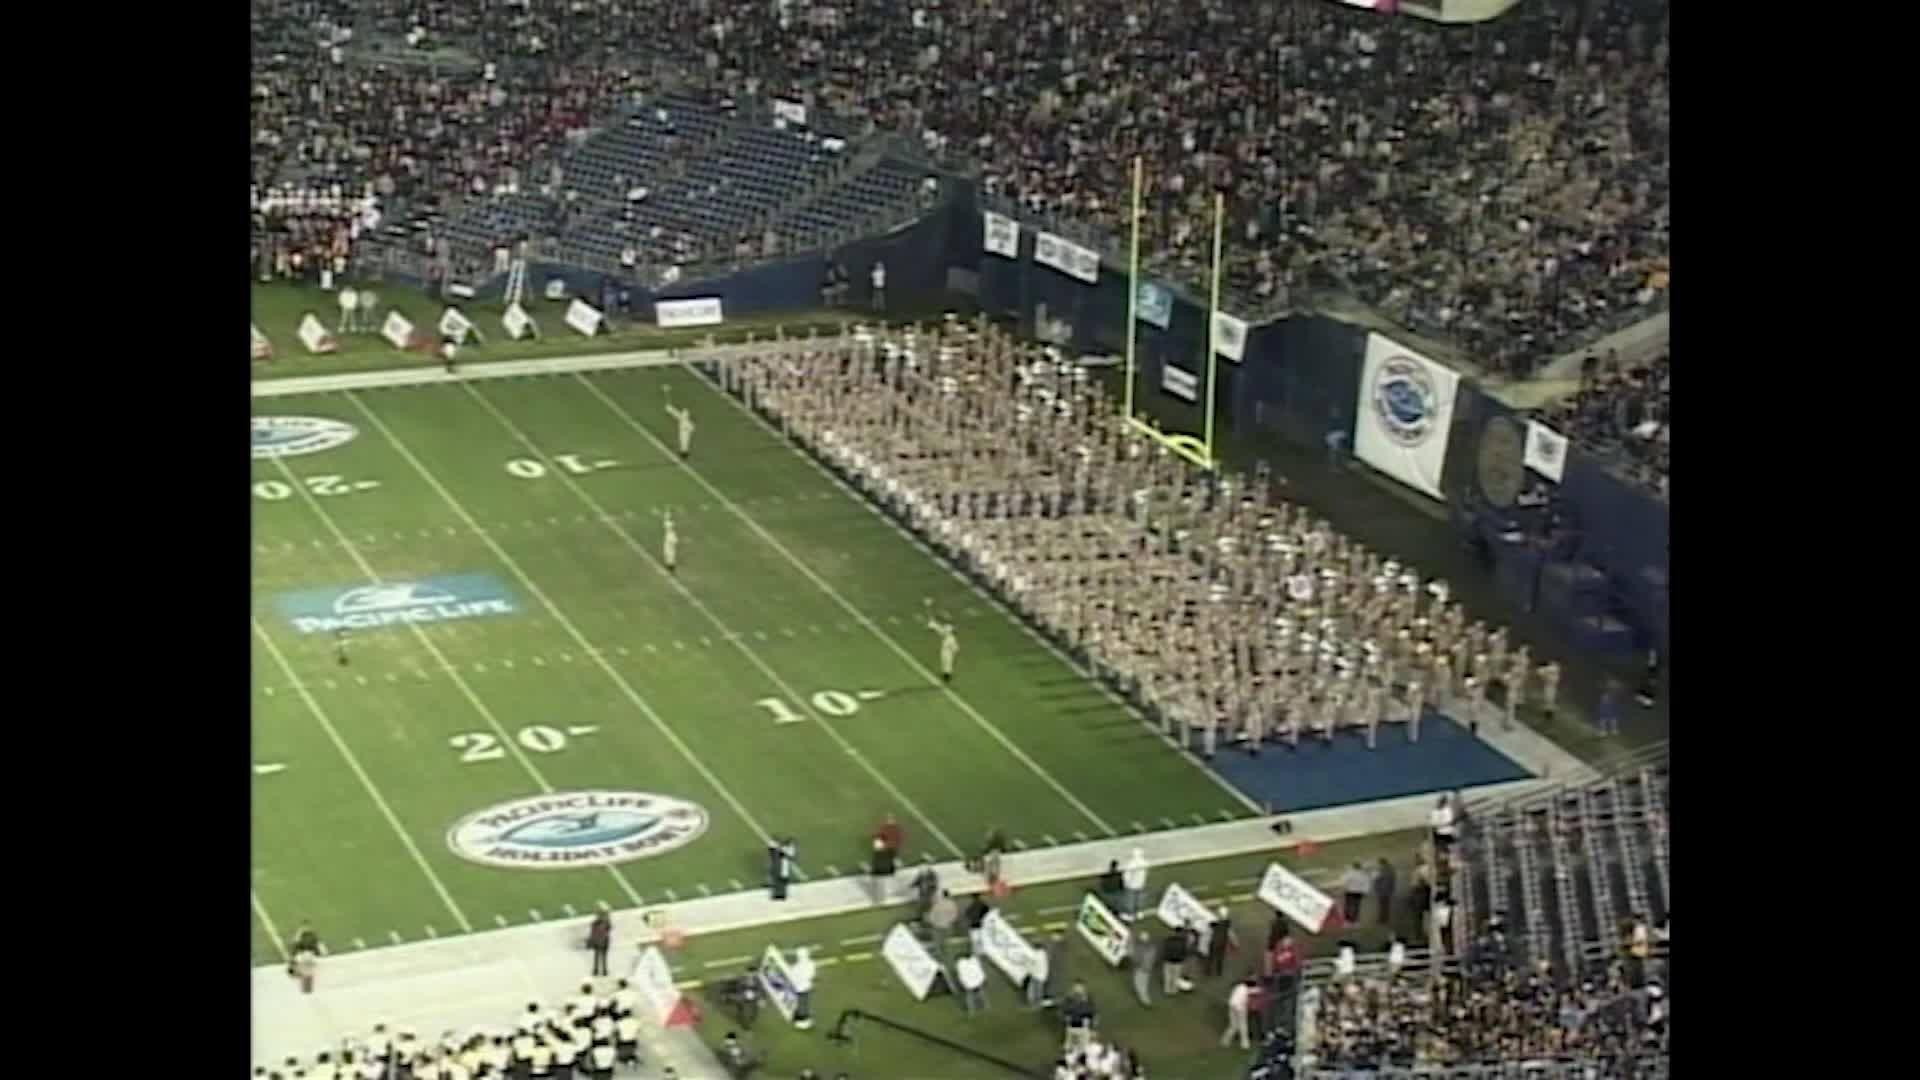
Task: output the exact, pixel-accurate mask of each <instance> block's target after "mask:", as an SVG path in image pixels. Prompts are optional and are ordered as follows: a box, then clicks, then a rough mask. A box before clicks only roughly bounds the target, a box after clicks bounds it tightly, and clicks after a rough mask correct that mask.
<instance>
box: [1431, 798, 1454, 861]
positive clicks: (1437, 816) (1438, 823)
mask: <svg viewBox="0 0 1920 1080" xmlns="http://www.w3.org/2000/svg"><path fill="white" fill-rule="evenodd" d="M1427 824H1428V825H1429V826H1430V827H1431V828H1432V829H1433V849H1434V853H1435V854H1436V855H1439V856H1445V855H1446V853H1447V849H1448V848H1450V847H1452V846H1453V836H1454V828H1453V801H1452V800H1451V799H1449V798H1448V797H1447V796H1445V795H1442V796H1440V801H1439V802H1437V803H1435V804H1434V807H1433V811H1432V812H1431V813H1429V814H1428V815H1427Z"/></svg>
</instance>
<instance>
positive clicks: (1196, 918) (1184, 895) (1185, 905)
mask: <svg viewBox="0 0 1920 1080" xmlns="http://www.w3.org/2000/svg"><path fill="white" fill-rule="evenodd" d="M1154 914H1155V915H1158V916H1159V917H1160V921H1161V922H1163V923H1166V924H1167V925H1168V926H1170V927H1173V928H1175V929H1178V928H1180V927H1182V926H1191V927H1193V928H1194V929H1195V930H1198V931H1200V932H1202V933H1205V932H1206V929H1207V927H1209V926H1211V925H1213V912H1211V911H1208V910H1207V905H1205V904H1203V903H1201V902H1200V901H1198V900H1196V899H1194V896H1193V894H1192V893H1190V892H1188V891H1187V890H1186V889H1184V888H1182V887H1181V886H1180V884H1179V883H1178V882H1175V883H1174V884H1172V885H1169V886H1167V891H1166V892H1165V893H1162V894H1161V896H1160V906H1159V907H1158V908H1156V909H1155V910H1154Z"/></svg>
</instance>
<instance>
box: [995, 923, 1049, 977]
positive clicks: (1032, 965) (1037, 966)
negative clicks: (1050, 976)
mask: <svg viewBox="0 0 1920 1080" xmlns="http://www.w3.org/2000/svg"><path fill="white" fill-rule="evenodd" d="M980 948H981V951H983V952H985V953H986V954H987V959H989V960H991V961H993V966H994V967H997V968H999V969H1000V970H1001V971H1002V972H1004V973H1005V974H1006V976H1007V978H1009V979H1012V980H1013V985H1015V986H1024V985H1025V984H1026V981H1027V980H1028V979H1030V978H1034V977H1037V976H1041V974H1042V972H1044V971H1045V970H1046V965H1047V956H1046V954H1045V953H1043V952H1041V951H1040V950H1039V949H1037V948H1035V947H1034V946H1033V945H1031V944H1029V943H1028V941H1027V939H1026V938H1023V937H1021V936H1020V931H1018V930H1015V929H1014V928H1013V924H1012V923H1010V922H1008V921H1007V920H1006V917H1005V916H1003V915H1001V914H1000V913H999V912H998V911H989V912H987V917H986V918H985V919H982V920H981V922H980Z"/></svg>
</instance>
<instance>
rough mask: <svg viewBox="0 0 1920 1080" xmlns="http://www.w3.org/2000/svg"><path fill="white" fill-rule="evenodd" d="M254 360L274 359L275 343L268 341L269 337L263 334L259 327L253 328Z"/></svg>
mask: <svg viewBox="0 0 1920 1080" xmlns="http://www.w3.org/2000/svg"><path fill="white" fill-rule="evenodd" d="M248 325H250V326H251V325H252V324H248ZM253 358H254V359H255V360H271V359H273V342H271V341H268V340H267V335H265V334H263V333H261V332H260V328H259V327H258V326H254V327H253Z"/></svg>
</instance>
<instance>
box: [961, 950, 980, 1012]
mask: <svg viewBox="0 0 1920 1080" xmlns="http://www.w3.org/2000/svg"><path fill="white" fill-rule="evenodd" d="M953 967H954V971H955V973H956V974H958V975H959V976H960V1004H961V1006H962V1007H964V1008H965V1009H966V1010H967V1015H969V1016H971V1015H973V1014H974V1013H976V1012H979V1011H981V1010H982V1009H985V1008H986V1007H987V972H986V969H985V968H983V967H981V966H980V959H979V957H976V956H974V955H973V954H972V953H968V954H967V955H966V956H963V957H961V958H960V960H959V962H958V963H956V964H954V965H953Z"/></svg>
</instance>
